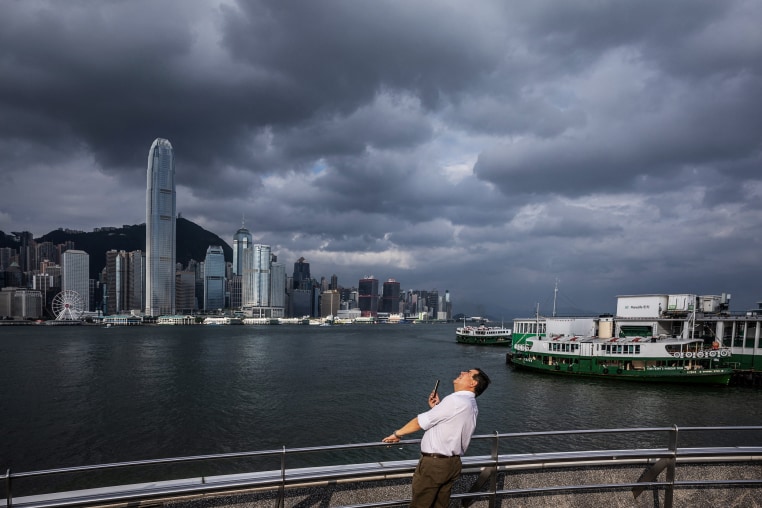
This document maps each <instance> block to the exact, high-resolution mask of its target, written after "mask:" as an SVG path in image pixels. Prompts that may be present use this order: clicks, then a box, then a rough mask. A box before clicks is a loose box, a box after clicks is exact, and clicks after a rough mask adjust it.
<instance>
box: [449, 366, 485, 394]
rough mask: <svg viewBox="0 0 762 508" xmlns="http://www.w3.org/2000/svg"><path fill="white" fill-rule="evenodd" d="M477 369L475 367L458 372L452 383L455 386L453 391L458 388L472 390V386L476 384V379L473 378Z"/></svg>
mask: <svg viewBox="0 0 762 508" xmlns="http://www.w3.org/2000/svg"><path fill="white" fill-rule="evenodd" d="M478 373H479V371H477V370H475V369H471V370H464V371H463V372H461V373H460V376H458V377H456V378H455V379H454V380H453V382H452V384H453V386H454V387H455V391H458V390H473V388H474V387H475V386H476V384H477V383H476V380H475V379H474V376H475V375H476V374H478Z"/></svg>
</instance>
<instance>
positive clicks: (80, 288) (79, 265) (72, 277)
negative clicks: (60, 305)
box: [61, 249, 91, 311]
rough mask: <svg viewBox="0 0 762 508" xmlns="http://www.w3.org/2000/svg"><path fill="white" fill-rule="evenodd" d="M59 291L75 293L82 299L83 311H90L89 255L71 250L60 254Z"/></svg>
mask: <svg viewBox="0 0 762 508" xmlns="http://www.w3.org/2000/svg"><path fill="white" fill-rule="evenodd" d="M61 290H62V291H67V290H69V291H76V292H77V293H78V294H79V297H80V298H81V299H82V305H83V310H85V311H89V310H91V309H90V254H88V253H87V252H85V251H81V250H73V249H70V250H67V251H66V252H64V253H63V254H61Z"/></svg>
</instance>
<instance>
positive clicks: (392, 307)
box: [381, 279, 400, 314]
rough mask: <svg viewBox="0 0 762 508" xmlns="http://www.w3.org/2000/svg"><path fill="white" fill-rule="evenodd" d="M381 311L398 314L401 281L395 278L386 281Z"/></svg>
mask: <svg viewBox="0 0 762 508" xmlns="http://www.w3.org/2000/svg"><path fill="white" fill-rule="evenodd" d="M381 311H382V312H388V313H389V314H397V313H399V311H400V283H399V282H397V281H396V280H394V279H389V280H387V281H386V282H384V287H383V292H382V296H381Z"/></svg>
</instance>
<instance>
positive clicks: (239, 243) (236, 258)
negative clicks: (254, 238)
mask: <svg viewBox="0 0 762 508" xmlns="http://www.w3.org/2000/svg"><path fill="white" fill-rule="evenodd" d="M250 247H251V233H249V230H248V229H246V228H245V227H243V224H241V229H239V230H238V231H236V232H235V235H233V273H234V274H235V275H243V252H244V251H245V250H246V249H248V248H250Z"/></svg>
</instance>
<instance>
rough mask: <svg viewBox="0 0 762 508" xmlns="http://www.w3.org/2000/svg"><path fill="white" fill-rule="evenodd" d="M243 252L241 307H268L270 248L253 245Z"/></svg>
mask: <svg viewBox="0 0 762 508" xmlns="http://www.w3.org/2000/svg"><path fill="white" fill-rule="evenodd" d="M244 252H245V254H244V262H243V267H242V269H243V280H242V281H241V293H242V296H241V303H242V306H243V307H270V257H271V249H270V246H269V245H261V244H255V245H252V246H251V248H250V249H248V250H246V251H244Z"/></svg>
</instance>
